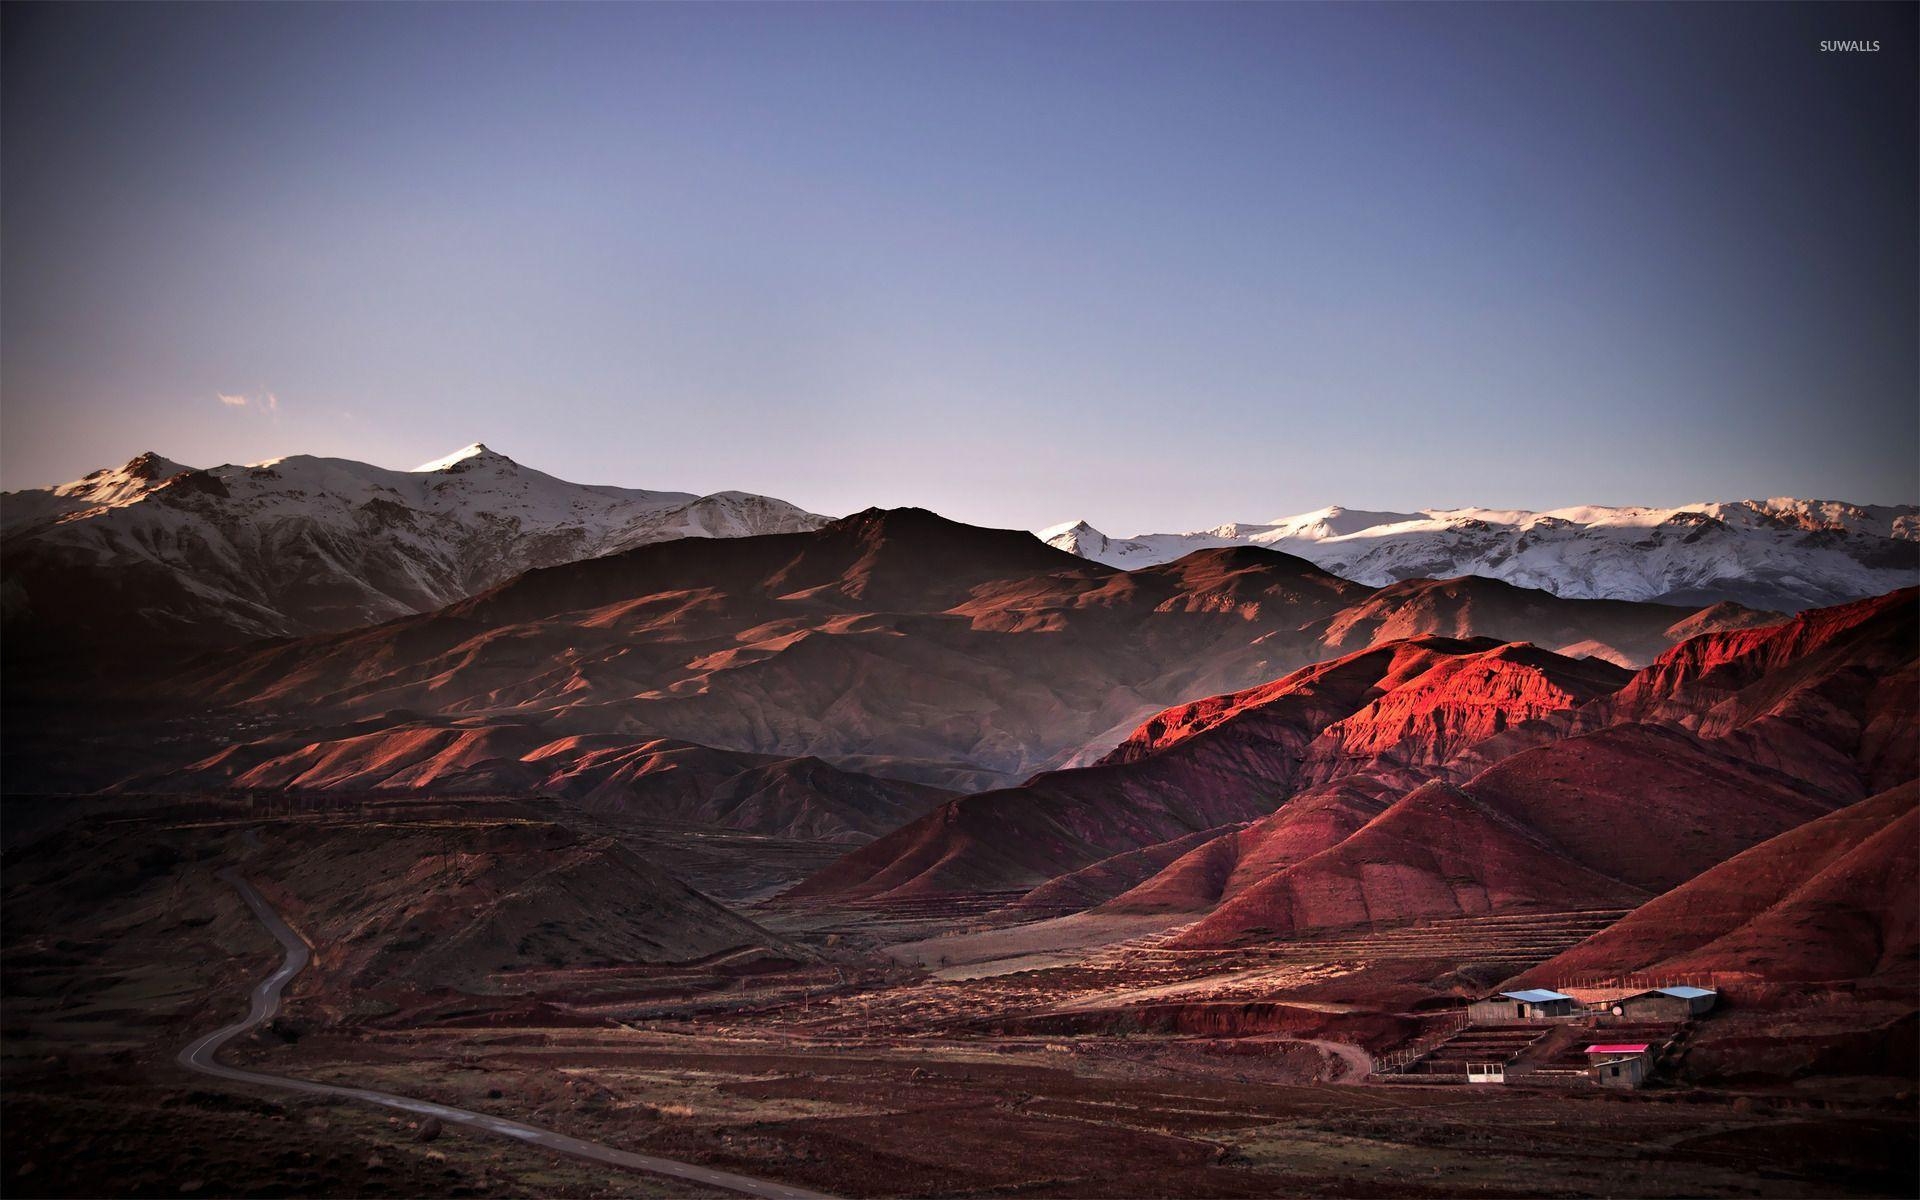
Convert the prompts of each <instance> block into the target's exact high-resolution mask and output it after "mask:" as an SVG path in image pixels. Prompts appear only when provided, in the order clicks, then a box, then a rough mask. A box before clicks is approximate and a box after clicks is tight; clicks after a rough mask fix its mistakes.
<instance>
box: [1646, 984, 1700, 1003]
mask: <svg viewBox="0 0 1920 1200" xmlns="http://www.w3.org/2000/svg"><path fill="white" fill-rule="evenodd" d="M1653 990H1654V991H1656V992H1659V993H1661V994H1663V995H1667V996H1677V997H1679V998H1680V999H1682V1000H1697V999H1699V998H1700V997H1701V996H1711V995H1713V994H1714V990H1713V989H1712V988H1697V987H1686V986H1677V987H1659V988H1654V989H1653ZM1641 994H1642V995H1645V994H1646V993H1644V992H1643V993H1641Z"/></svg>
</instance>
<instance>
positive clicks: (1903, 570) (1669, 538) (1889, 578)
mask: <svg viewBox="0 0 1920 1200" xmlns="http://www.w3.org/2000/svg"><path fill="white" fill-rule="evenodd" d="M1039 537H1040V538H1041V539H1042V540H1043V541H1045V542H1047V543H1048V544H1049V545H1052V546H1055V547H1058V548H1059V549H1062V550H1066V551H1069V552H1071V553H1074V554H1078V555H1080V556H1081V557H1082V558H1090V559H1093V560H1095V561H1096V562H1102V563H1106V564H1108V565H1110V566H1116V567H1121V568H1125V569H1133V568H1136V567H1145V566H1152V565H1154V564H1156V563H1163V562H1169V561H1171V560H1173V559H1176V558H1179V557H1180V556H1182V555H1184V554H1188V553H1191V552H1192V551H1194V550H1200V549H1205V548H1208V547H1214V546H1233V545H1253V546H1265V547H1268V548H1269V549H1273V550H1282V551H1285V552H1287V553H1289V554H1295V555H1299V556H1300V557H1301V558H1305V559H1308V560H1310V561H1311V562H1313V563H1315V564H1317V565H1318V566H1321V567H1323V568H1325V569H1327V570H1329V571H1332V572H1334V573H1335V574H1337V575H1344V576H1345V577H1347V578H1348V579H1352V580H1355V581H1357V582H1359V583H1364V584H1369V585H1372V586H1376V587H1377V586H1382V585H1385V584H1388V583H1392V582H1395V581H1396V580H1401V579H1416V578H1432V579H1445V578H1452V577H1454V576H1458V575H1482V576H1487V577H1489V578H1493V579H1500V580H1504V581H1506V582H1508V583H1513V584H1518V585H1520V586H1522V587H1530V588H1540V589H1543V590H1545V591H1549V592H1553V593H1554V594H1556V595H1559V596H1566V597H1569V598H1575V599H1612V600H1664V601H1670V602H1674V603H1687V604H1705V603H1712V602H1715V601H1720V600H1736V601H1738V602H1740V603H1742V604H1746V605H1750V606H1753V607H1756V608H1770V609H1779V610H1784V611H1798V610H1800V609H1803V608H1810V607H1815V606H1820V605H1827V604H1837V603H1841V602H1843V601H1846V600H1852V599H1857V598H1859V597H1861V596H1872V595H1879V594H1880V593H1883V592H1888V591H1892V590H1893V589H1895V588H1900V587H1906V586H1908V585H1911V584H1913V583H1914V582H1915V581H1916V580H1917V579H1920V507H1916V506H1914V505H1910V504H1908V505H1899V506H1892V507H1889V506H1882V505H1857V504H1847V503H1844V502H1841V501H1834V500H1796V499H1792V498H1790V497H1776V498H1774V499H1770V500H1735V501H1730V502H1715V503H1702V504H1691V505H1685V506H1682V507H1680V508H1638V507H1630V508H1608V507H1603V506H1599V505H1587V506H1580V507H1575V508H1561V509H1555V510H1553V511H1551V512H1528V511H1524V510H1517V509H1513V510H1509V509H1488V508H1457V509H1424V510H1422V511H1420V512H1416V513H1395V512H1363V511H1360V510H1356V509H1347V508H1340V507H1338V506H1334V507H1330V508H1322V509H1317V510H1315V511H1313V512H1310V513H1301V514H1299V515H1298V516H1292V517H1280V518H1276V519H1275V520H1272V521H1269V522H1267V523H1265V524H1258V525H1254V524H1226V525H1220V526H1217V527H1215V528H1213V529H1203V530H1198V531H1195V532H1192V533H1156V534H1142V535H1139V536H1137V537H1130V538H1110V537H1108V536H1107V535H1106V534H1104V533H1101V532H1100V531H1099V530H1097V529H1095V528H1093V527H1092V526H1091V525H1089V524H1087V523H1086V522H1085V521H1078V522H1070V523H1067V524H1063V525H1056V526H1053V527H1052V528H1049V529H1044V530H1041V531H1040V533H1039Z"/></svg>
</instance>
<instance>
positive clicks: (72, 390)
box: [0, 4, 1920, 534]
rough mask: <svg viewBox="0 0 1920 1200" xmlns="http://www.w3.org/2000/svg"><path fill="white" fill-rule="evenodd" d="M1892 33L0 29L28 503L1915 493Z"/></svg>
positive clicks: (1837, 28) (121, 20)
mask: <svg viewBox="0 0 1920 1200" xmlns="http://www.w3.org/2000/svg"><path fill="white" fill-rule="evenodd" d="M1915 13H1916V9H1915V7H1914V6H1912V5H1907V4H1895V5H1886V6H1877V7H1853V6H1845V5H1820V6H1810V7H1798V6H1793V5H1760V6H1743V5H1737V4H1715V5H1705V4H1700V5H1670V6H1668V5H1620V6H1585V5H1531V6H1529V5H1506V4H1503V5H1483V6H1450V5H1417V6H1400V5H1354V6H1322V5H1308V4H1286V5H1232V6H1212V5H1181V6H1158V5H1125V6H1108V5H1098V4H1084V5H989V4H981V5H965V6H942V5H897V6H884V5H851V4H842V5H821V6H806V5H783V6H778V7H761V6H755V5H685V6H682V5H582V6H568V5H539V6H514V5H461V6H432V5H320V6H298V5H199V6H166V5H139V6H127V7H121V6H112V5H62V6H57V7H51V8H40V7H33V6H27V5H20V4H14V5H8V6H7V7H6V8H5V10H4V13H3V14H0V53H3V54H4V64H3V69H0V91H3V92H4V96H3V98H0V99H3V103H0V156H3V158H4V162H3V163H0V243H4V256H3V257H0V298H3V299H0V485H3V486H4V487H6V488H10V489H11V488H21V487H31V486H42V485H46V484H51V483H55V482H59V481H62V480H66V479H71V478H75V477H77V476H79V475H82V474H84V473H85V472H87V471H89V470H92V469H94V468H97V467H101V466H107V465H114V464H118V463H120V462H123V461H125V460H126V459H128V458H130V457H132V456H133V455H134V454H136V453H138V452H141V451H144V450H155V451H158V452H160V453H161V454H163V455H165V456H167V457H169V458H173V459H176V460H179V461H183V462H186V463H189V464H192V465H197V466H212V465H216V464H218V463H222V462H251V461H258V460H260V459H264V458H269V457H276V456H279V455H285V454H294V453H311V454H324V455H335V456H342V457H349V458H356V459H362V460H365V461H370V462H375V463H379V464H381V465H384V466H391V467H410V466H413V465H415V464H417V463H420V462H423V461H426V460H429V459H432V458H436V457H438V456H440V455H443V454H445V453H447V452H448V451H451V450H453V449H455V448H456V447H459V446H462V445H464V444H467V443H469V442H474V441H483V442H485V443H487V444H488V445H489V446H491V447H492V448H493V449H495V450H498V451H500V452H502V453H505V454H508V455H510V456H512V457H513V458H515V459H517V460H519V461H520V462H522V463H525V464H527V465H529V466H534V467H538V468H540V469H542V470H545V471H548V472H550V473H552V474H555V475H559V476H561V477H563V478H567V479H572V480H576V481H579V482H587V483H609V484H622V485H627V486H634V487H649V488H667V489H675V490H686V491H695V492H711V491H718V490H722V489H728V488H736V489H742V490H748V491H755V492H761V493H766V494H770V495H775V496H780V497H782V498H784V499H787V500H790V501H793V502H795V503H797V504H800V505H802V506H804V507H806V508H809V509H812V510H814V511H817V512H824V513H830V514H836V515H837V514H840V513H845V512H851V511H854V510H858V509H861V508H865V507H868V506H870V505H883V506H894V505H901V504H917V505H922V506H925V507H929V508H933V509H935V510H937V511H939V512H942V513H945V514H947V515H949V516H952V517H956V518H959V519H963V520H968V521H973V522H976V523H980V524H988V525H997V526H1007V527H1025V528H1037V527H1040V526H1044V525H1049V524H1052V523H1054V522H1057V521H1063V520H1069V519H1075V518H1085V519H1087V520H1090V521H1092V522H1093V523H1094V524H1095V525H1096V526H1098V527H1100V528H1102V529H1105V530H1106V531H1108V532H1110V533H1115V534H1131V533H1138V532H1156V531H1169V530H1183V529H1191V528H1198V527H1205V526H1209V525H1213V524H1217V523H1219V522H1222V521H1227V520H1240V521H1259V520H1266V519H1270V518H1273V517H1275V516H1279V515H1282V514H1288V513H1294V512H1300V511H1305V510H1309V509H1313V508H1317V507H1319V506H1321V505H1325V504H1329V503H1339V504H1344V505H1347V506H1350V507H1355V508H1374V509H1398V510H1407V509H1414V508H1422V507H1455V506H1465V505H1485V506H1493V507H1522V508H1550V507H1557V506H1562V505H1568V504H1587V503H1595V504H1626V503H1645V504H1678V503H1685V502H1689V501H1695V500H1707V499H1735V498H1745V497H1753V496H1770V495H1797V496H1801V497H1815V498H1826V499H1846V500H1853V501H1857V502H1868V503H1911V502H1914V501H1916V500H1920V380H1917V374H1920V366H1917V361H1920V360H1917V354H1916V327H1917V326H1920V305H1917V304H1916V276H1917V275H1920V258H1917V253H1920V252H1917V250H1916V232H1915V214H1916V212H1917V211H1920V195H1917V194H1916V149H1915V147H1916V124H1915V111H1916V86H1915V80H1916V73H1915V33H1916V17H1915ZM1822 40H1862V41H1872V40H1878V42H1879V44H1880V49H1879V50H1878V51H1870V52H1844V51H1834V52H1823V51H1822V50H1821V48H1820V42H1821V41H1822Z"/></svg>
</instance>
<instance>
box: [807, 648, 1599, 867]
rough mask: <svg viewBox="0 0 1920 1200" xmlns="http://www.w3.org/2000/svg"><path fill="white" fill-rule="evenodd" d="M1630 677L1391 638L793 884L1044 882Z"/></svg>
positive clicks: (1448, 748)
mask: <svg viewBox="0 0 1920 1200" xmlns="http://www.w3.org/2000/svg"><path fill="white" fill-rule="evenodd" d="M1626 678H1627V675H1626V673H1625V672H1623V671H1620V670H1618V669H1617V668H1613V667H1610V666H1608V665H1607V664H1604V663H1596V662H1592V661H1575V660H1571V659H1564V658H1560V657H1559V656H1557V655H1553V654H1549V653H1546V652H1544V651H1541V650H1538V649H1535V648H1534V647H1531V646H1503V645H1499V644H1496V643H1492V642H1489V641H1486V640H1475V641H1460V640H1456V639H1449V638H1421V639H1416V640H1411V641H1404V642H1395V643H1391V644H1388V645H1385V646H1381V647H1378V648H1376V649H1373V650H1367V651H1362V652H1360V653H1358V654H1353V655H1348V656H1347V657H1345V658H1341V659H1338V660H1335V661H1333V662H1329V663H1320V664H1317V665H1315V666H1313V667H1308V668H1305V669H1303V670H1301V671H1297V672H1295V673H1293V674H1292V675H1289V676H1287V677H1286V678H1284V679H1281V680H1278V681H1276V682H1275V683H1272V684H1268V685H1265V686H1262V687H1259V688H1255V689H1251V690H1249V691H1246V692H1240V693H1235V694H1232V695H1226V696H1217V697H1214V698H1212V699H1210V700H1207V701H1203V702H1201V703H1199V704H1194V705H1186V706H1182V707H1181V708H1178V709H1173V710H1169V711H1167V712H1165V713H1162V714H1160V716H1158V717H1155V718H1154V719H1153V720H1151V721H1149V722H1147V723H1146V724H1145V725H1143V726H1142V727H1141V728H1140V729H1139V730H1138V731H1136V732H1135V734H1134V736H1133V737H1131V738H1129V739H1128V740H1127V742H1125V743H1124V744H1123V745H1122V746H1121V747H1120V748H1119V749H1117V750H1116V751H1114V753H1113V754H1112V755H1110V756H1108V758H1107V759H1106V760H1105V761H1104V762H1102V763H1100V764H1098V765H1096V766H1094V767H1090V768H1085V769H1081V770H1074V771H1061V772H1054V773H1051V774H1047V775H1042V776H1039V777H1037V778H1035V779H1033V780H1031V781H1029V782H1028V783H1027V784H1025V785H1023V786H1021V787H1019V788H1012V789H1004V790H1002V791H997V792H987V793H983V794H980V795H975V796H968V797H963V798H962V799H959V800H955V801H952V802H950V803H949V804H947V805H945V806H944V807H943V808H941V809H940V810H938V811H936V812H934V813H932V814H930V815H929V816H927V817H926V818H923V819H922V820H920V821H918V822H915V823H914V824H913V825H910V826H908V827H907V828H905V829H902V830H900V831H898V832H897V833H895V834H893V835H890V836H889V837H886V838H883V839H881V840H880V841H878V842H876V843H874V844H873V845H872V846H869V847H866V848H865V849H863V850H862V851H860V852H857V853H855V854H853V855H850V856H849V857H848V858H846V859H843V860H842V861H841V862H840V863H837V864H835V866H834V867H832V868H830V869H829V870H828V871H826V872H824V873H822V874H821V875H818V876H815V877H814V878H813V879H810V880H808V881H807V882H806V883H805V884H803V885H802V886H801V887H800V888H798V889H796V890H795V891H794V892H793V893H792V894H793V895H794V896H796V897H800V896H822V895H840V896H846V897H873V896H883V895H890V896H904V895H915V894H923V893H928V892H940V891H964V890H974V889H997V888H1007V887H1016V886H1022V885H1032V884H1036V883H1039V882H1040V881H1042V880H1043V879H1046V878H1048V877H1050V876H1055V875H1061V874H1064V873H1067V872H1071V871H1077V870H1080V869H1082V868H1086V867H1089V866H1091V865H1092V864H1094V863H1096V862H1099V861H1100V860H1102V859H1105V858H1108V857H1109V856H1111V855H1114V854H1117V853H1122V852H1125V851H1128V850H1132V849H1138V848H1141V847H1144V846H1151V845H1155V844H1157V843H1161V842H1167V841H1171V840H1174V839H1178V838H1181V837H1184V836H1186V835H1188V834H1191V833H1193V832H1195V831H1196V830H1200V829H1205V828H1208V827H1209V826H1214V825H1219V824H1223V823H1227V822H1233V821H1244V820H1248V819H1250V818H1254V817H1258V816H1261V815H1263V814H1264V813H1267V812H1269V811H1271V810H1272V809H1273V808H1274V807H1275V806H1276V805H1278V804H1279V803H1280V802H1281V801H1283V800H1285V799H1287V798H1288V797H1289V796H1291V795H1292V794H1294V793H1295V792H1296V791H1298V790H1299V789H1300V788H1301V787H1302V786H1304V785H1308V784H1311V783H1314V782H1319V781H1322V780H1326V779H1334V778H1338V777H1341V776H1344V775H1351V774H1356V773H1358V772H1361V771H1365V770H1369V769H1372V770H1375V771H1382V772H1390V771H1394V770H1417V769H1418V768H1421V767H1430V766H1435V765H1438V764H1440V763H1443V762H1444V761H1445V760H1446V758H1447V756H1448V755H1449V754H1450V753H1452V752H1453V751H1454V750H1455V749H1456V748H1458V747H1459V746H1461V745H1464V744H1467V743H1470V742H1474V741H1479V740H1482V739H1484V738H1485V737H1487V736H1490V735H1492V734H1494V733H1498V732H1500V731H1502V730H1504V729H1506V728H1508V727H1509V724H1510V723H1511V722H1517V721H1523V720H1527V719H1530V718H1532V717H1536V716H1541V715H1544V714H1547V713H1550V712H1553V711H1557V710H1559V709H1563V708H1566V707H1569V706H1570V705H1572V704H1574V703H1576V702H1579V701H1582V700H1586V699H1592V698H1594V697H1597V696H1601V695H1605V694H1607V693H1608V692H1610V691H1612V690H1613V689H1614V688H1617V687H1618V686H1619V685H1620V684H1621V683H1623V682H1625V680H1626ZM1415 778H1417V776H1416V777H1415Z"/></svg>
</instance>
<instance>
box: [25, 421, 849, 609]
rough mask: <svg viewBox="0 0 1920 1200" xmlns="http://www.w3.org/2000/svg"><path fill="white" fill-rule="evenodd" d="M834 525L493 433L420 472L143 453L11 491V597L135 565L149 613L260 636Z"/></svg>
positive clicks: (764, 500)
mask: <svg viewBox="0 0 1920 1200" xmlns="http://www.w3.org/2000/svg"><path fill="white" fill-rule="evenodd" d="M827 520H828V518H826V517H822V516H818V515H816V514H814V513H809V512H806V511H804V510H802V509H799V508H796V507H795V506H793V505H791V504H788V503H787V502H785V501H784V500H776V499H772V498H771V497H767V496H756V495H750V494H748V493H745V492H717V493H715V494H713V495H710V496H698V495H694V494H693V493H691V492H654V491H643V490H638V489H633V488H620V487H600V486H593V485H587V484H577V483H569V482H567V481H566V480H563V479H557V478H555V477H554V476H552V475H548V474H546V473H544V472H541V471H536V470H533V469H532V468H529V467H524V466H521V465H520V464H519V463H516V462H514V461H513V460H512V459H510V458H508V457H506V456H505V455H503V454H498V453H495V452H494V451H492V450H489V449H487V447H486V446H484V445H481V444H479V443H475V444H473V445H470V446H466V447H463V448H462V449H459V450H456V451H454V452H453V453H452V454H449V455H447V456H446V457H444V458H438V459H435V460H433V461H432V462H428V463H423V464H421V465H420V466H419V467H417V468H415V469H414V470H412V471H395V470H390V469H388V468H385V467H376V466H371V465H369V464H367V463H362V462H355V461H352V460H350V459H343V458H317V457H314V456H311V455H304V454H302V455H294V456H291V457H288V458H275V459H269V460H267V461H265V462H259V463H253V464H250V465H246V466H234V465H229V466H220V467H213V468H211V469H208V470H196V469H194V468H191V467H187V466H183V465H182V464H180V463H177V462H173V461H171V460H169V459H165V458H162V457H160V456H159V455H156V454H142V455H140V456H139V457H137V458H135V459H133V460H132V461H130V462H128V463H127V464H126V465H125V466H122V467H117V468H112V469H107V470H101V471H95V472H93V473H92V474H90V475H88V476H86V477H85V478H84V479H77V480H74V481H73V482H71V483H65V484H61V485H59V486H57V487H51V488H39V489H34V490H30V491H19V492H8V493H6V494H5V495H4V496H3V497H0V531H3V532H4V537H5V549H6V552H7V557H8V559H9V565H8V575H9V586H11V587H16V588H17V587H25V588H26V589H27V593H28V594H27V595H26V596H25V597H24V598H22V597H19V596H14V597H12V598H11V599H10V603H11V604H14V605H16V606H17V605H19V604H23V603H32V602H34V601H35V600H36V599H39V600H40V602H41V603H57V602H58V599H57V597H53V596H43V597H39V598H36V597H35V596H34V595H33V594H32V584H33V580H34V576H35V572H34V570H33V569H34V568H36V567H40V566H44V565H46V564H49V563H51V564H54V565H55V566H58V567H59V568H60V569H61V573H62V577H63V578H65V577H71V575H72V572H73V571H74V570H87V571H94V572H98V571H108V572H113V571H120V572H121V573H122V577H135V576H137V577H138V578H140V579H141V580H142V581H143V584H142V588H141V590H142V593H143V599H145V601H146V602H147V603H148V604H149V605H152V606H156V607H155V608H150V609H145V610H142V611H141V613H140V615H141V616H142V617H144V618H146V619H148V620H149V621H150V622H152V623H155V624H158V625H161V626H166V625H169V624H171V625H177V626H178V627H180V628H182V629H188V628H193V627H212V628H224V629H225V630H226V631H228V632H230V633H231V634H232V635H235V636H243V637H253V636H262V635H281V634H295V633H306V632H314V631H319V630H326V629H338V628H345V627H348V626H351V625H358V624H365V623H367V622H370V621H378V620H385V619H388V618H392V617H396V616H404V615H406V614H409V613H415V612H423V611H426V610H429V609H433V608H438V607H441V606H443V605H446V604H450V603H453V602H454V601H457V600H460V599H463V598H465V597H467V596H470V595H472V594H473V593H475V592H477V591H480V590H482V589H484V588H487V587H490V586H492V585H494V584H496V583H499V582H502V581H503V580H505V579H508V578H510V577H512V576H514V575H517V574H519V573H520V572H522V571H525V570H528V569H529V568H532V567H539V566H548V565H552V564H555V563H562V562H570V561H573V560H576V559H581V558H588V557H593V556H596V555H602V554H611V553H614V552H617V551H620V550H626V549H629V548H631V547H633V546H638V545H642V544H644V543H648V542H659V541H666V540H670V539H673V538H682V537H742V536H747V535H752V534H762V533H787V532H794V531H798V530H806V529H817V528H819V527H820V526H821V525H824V524H825V523H826V522H827ZM16 567H18V568H20V569H19V571H16ZM128 570H130V571H131V572H133V574H132V575H129V574H127V571H128ZM21 574H23V575H25V577H26V580H27V582H26V583H25V584H21V582H20V580H19V579H18V578H16V575H21ZM40 577H41V578H43V579H44V578H49V577H51V573H50V572H41V573H40ZM155 580H157V581H158V583H159V585H160V586H158V587H155V586H152V584H151V583H149V582H146V581H155ZM43 591H44V588H43Z"/></svg>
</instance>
